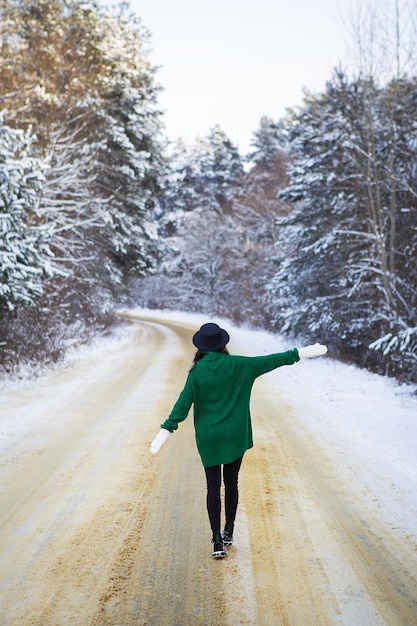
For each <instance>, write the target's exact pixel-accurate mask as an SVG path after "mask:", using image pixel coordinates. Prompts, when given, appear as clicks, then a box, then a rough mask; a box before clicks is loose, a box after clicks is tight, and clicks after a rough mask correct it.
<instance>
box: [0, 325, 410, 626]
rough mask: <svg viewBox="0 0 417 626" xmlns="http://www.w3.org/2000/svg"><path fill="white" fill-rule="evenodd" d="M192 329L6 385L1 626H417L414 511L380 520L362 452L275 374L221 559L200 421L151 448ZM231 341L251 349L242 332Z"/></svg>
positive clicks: (122, 343) (110, 349) (0, 486)
mask: <svg viewBox="0 0 417 626" xmlns="http://www.w3.org/2000/svg"><path fill="white" fill-rule="evenodd" d="M203 321H205V320H203ZM199 323H200V321H197V322H195V323H191V322H186V321H184V320H182V321H181V319H179V320H178V321H177V322H175V321H173V320H172V316H171V318H170V319H166V320H164V319H163V317H161V319H160V320H159V321H158V319H157V316H156V319H155V320H154V321H149V320H148V321H144V320H140V319H137V320H136V321H135V322H134V323H133V324H132V330H131V331H129V332H126V333H124V334H123V336H122V337H121V338H120V339H119V340H118V341H117V342H115V341H109V342H107V343H103V345H102V346H101V347H100V349H98V350H92V351H90V352H86V353H83V354H81V355H80V356H79V358H77V359H74V360H73V361H72V362H71V364H70V365H69V366H67V367H65V368H63V369H61V370H59V371H56V372H54V373H52V374H49V375H48V376H46V377H44V378H42V379H41V380H38V381H37V382H36V383H30V384H29V383H26V384H19V385H16V386H12V387H10V388H9V389H6V390H4V391H2V392H1V410H0V433H1V461H0V480H1V482H0V528H1V534H0V557H1V562H0V623H1V626H18V625H19V626H20V625H24V626H27V625H29V624H30V625H32V626H33V625H34V626H68V625H69V624H71V626H73V625H78V624H79V625H80V626H87V625H96V626H107V625H109V626H110V625H112V626H131V625H132V626H133V625H135V626H138V625H142V624H143V625H144V624H151V625H155V626H165V625H169V626H187V625H190V626H191V625H192V626H198V625H201V626H226V625H233V626H236V625H238V624H251V625H252V624H253V625H254V626H262V625H265V626H271V625H274V626H275V625H277V626H278V625H287V624H291V625H294V626H307V625H317V626H326V625H329V626H333V625H337V624H344V625H349V626H362V625H363V626H365V625H369V626H374V625H375V626H377V625H378V626H379V625H381V626H382V625H390V626H391V625H392V626H394V625H398V626H400V625H401V626H405V625H407V626H412V625H415V624H417V549H416V542H415V536H414V534H413V533H412V529H411V530H410V529H409V528H408V527H407V523H408V522H407V523H406V521H404V527H401V528H400V529H399V523H398V519H397V517H398V518H401V512H402V511H403V510H405V509H402V508H401V507H402V506H403V504H401V505H398V506H399V507H400V508H398V507H397V513H396V514H397V517H396V518H395V519H394V514H392V516H391V518H390V519H388V521H387V510H388V513H389V515H388V517H389V516H390V515H391V514H390V507H389V502H388V499H387V506H383V505H384V502H383V501H382V500H381V487H380V485H375V491H374V498H372V497H371V496H372V494H371V496H370V489H372V487H370V486H369V484H365V483H361V482H360V481H359V480H358V475H357V472H356V473H355V459H354V458H352V459H349V460H347V462H346V464H345V465H344V466H343V467H342V466H341V465H340V464H339V463H338V462H336V459H337V456H336V454H338V452H337V451H338V446H339V447H340V448H341V447H342V446H341V444H340V440H337V441H334V442H332V443H331V444H329V443H326V438H325V437H324V436H322V435H321V434H320V436H319V435H317V433H316V432H315V430H314V428H313V425H314V420H312V421H311V422H306V421H305V420H304V419H303V418H302V416H301V413H300V410H299V406H300V398H301V399H302V396H303V394H304V393H306V392H308V387H307V388H306V389H303V388H300V391H299V394H298V396H297V397H295V395H294V397H293V400H291V398H290V397H289V394H288V393H287V394H285V393H280V392H279V387H277V384H276V380H277V378H276V377H275V375H276V376H278V375H279V373H280V371H281V370H280V371H277V372H276V373H273V374H274V376H273V375H267V376H265V377H262V378H261V379H260V380H259V381H257V383H256V385H255V388H254V394H253V403H252V414H253V422H254V435H255V448H254V449H253V450H251V451H249V452H248V453H247V455H246V457H245V461H244V463H243V467H242V473H241V480H240V484H241V502H240V508H239V513H238V520H237V523H236V542H235V545H234V546H233V547H231V548H230V549H229V551H228V556H227V558H226V559H225V560H224V561H220V562H219V561H213V560H212V559H211V557H210V550H211V546H210V532H209V529H208V522H207V519H206V517H207V515H206V511H205V486H204V473H203V470H202V467H201V464H200V460H199V457H198V455H197V452H196V450H195V445H194V441H193V428H192V420H191V419H188V420H186V422H184V423H183V424H182V425H181V426H180V430H179V431H178V432H177V433H175V435H173V436H172V437H171V438H170V440H169V442H168V443H167V444H166V446H165V447H164V448H163V450H162V451H161V453H160V454H159V455H158V456H156V457H152V456H151V455H150V454H149V443H150V441H151V439H152V437H153V436H154V434H156V432H157V430H158V428H159V424H160V422H161V421H162V420H163V419H164V418H165V417H166V415H167V413H168V411H169V410H170V408H171V406H172V403H173V401H174V400H175V398H176V396H177V394H178V392H179V390H180V389H181V387H182V384H183V381H184V378H185V375H186V372H187V369H188V367H189V363H190V360H191V358H192V354H193V351H192V347H191V344H190V339H191V335H192V333H193V332H194V331H195V329H196V327H197V326H198V324H199ZM246 337H247V336H246ZM288 347H292V346H288ZM230 348H231V350H232V351H233V352H235V353H247V349H246V348H247V344H245V345H244V343H243V341H242V340H241V339H240V337H239V335H237V336H236V338H235V339H234V340H233V334H232V341H231V344H230ZM316 362H317V361H316ZM302 367H304V364H303V365H301V364H296V365H294V366H292V368H281V369H282V375H281V379H280V380H281V381H282V380H285V376H287V375H288V373H287V372H288V371H289V370H290V369H291V370H292V371H295V370H293V368H302ZM307 367H309V368H311V369H310V371H312V368H314V363H313V362H311V363H310V364H309V365H308V366H307ZM284 369H285V370H286V373H285V375H284V372H283V370H284ZM307 371H309V370H307V369H304V372H307ZM299 372H302V370H301V369H300V370H299ZM298 375H300V374H298ZM322 382H323V385H325V381H322ZM306 384H307V383H306ZM332 436H334V435H332ZM330 439H331V437H330ZM346 449H347V446H346V447H345V450H344V452H345V453H346ZM340 454H342V452H340ZM405 463H406V459H404V465H405ZM349 468H351V470H350V471H351V473H349V471H348V470H349ZM353 478H354V480H353ZM408 479H409V480H411V479H412V477H410V476H408ZM397 495H398V498H400V497H402V496H401V494H400V493H398V494H397ZM377 500H378V506H376V505H375V502H376V501H377ZM413 506H415V492H413V493H412V494H411V496H410V507H411V508H412V507H413ZM403 517H404V516H403ZM411 524H412V522H411Z"/></svg>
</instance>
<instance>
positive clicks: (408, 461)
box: [0, 309, 417, 542]
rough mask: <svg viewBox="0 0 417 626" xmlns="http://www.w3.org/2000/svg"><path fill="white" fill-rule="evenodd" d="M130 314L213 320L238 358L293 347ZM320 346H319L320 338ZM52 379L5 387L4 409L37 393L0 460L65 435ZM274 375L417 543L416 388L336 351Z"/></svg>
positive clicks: (6, 429)
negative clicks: (28, 443)
mask: <svg viewBox="0 0 417 626" xmlns="http://www.w3.org/2000/svg"><path fill="white" fill-rule="evenodd" d="M130 312H131V313H137V314H138V315H142V314H143V315H152V316H157V317H159V318H161V319H175V320H176V321H182V322H184V323H186V324H187V325H192V326H195V328H196V330H197V329H198V328H199V326H200V325H201V324H202V323H204V322H206V321H215V322H217V323H219V324H220V325H222V326H223V327H224V328H226V329H227V330H228V331H229V333H230V334H231V346H230V347H231V350H232V351H235V350H233V342H235V343H236V345H237V346H239V348H242V347H244V350H243V348H242V349H240V350H239V351H240V353H241V354H267V353H271V352H277V351H281V350H286V349H288V348H292V347H294V342H292V341H291V340H289V339H288V338H285V337H282V336H276V335H273V334H271V333H267V332H263V331H252V330H249V329H245V328H237V327H235V326H234V325H233V324H232V323H229V322H228V321H227V320H223V319H219V318H216V317H206V316H202V315H196V314H186V313H178V312H163V311H153V310H152V311H149V310H142V309H138V310H135V311H130ZM130 332H131V331H130V328H129V327H128V328H125V329H123V331H121V332H119V333H118V334H117V336H116V337H115V338H114V339H112V340H109V339H103V340H101V341H99V342H96V343H95V344H94V345H93V346H92V347H90V348H88V349H86V348H84V349H82V350H79V351H78V352H76V353H75V354H72V355H71V357H70V358H69V360H68V362H67V363H66V365H65V367H71V362H72V361H74V360H76V361H77V362H80V361H85V363H86V364H87V363H88V362H90V361H93V362H94V363H99V362H100V359H101V358H102V356H103V357H104V355H105V353H106V351H108V350H109V342H110V343H111V344H112V347H111V349H112V354H115V352H117V350H115V349H114V348H115V347H117V345H118V344H120V349H121V350H123V346H125V345H126V342H128V341H129V335H130ZM316 340H317V341H320V337H317V338H316ZM190 348H192V346H191V347H190ZM192 350H193V349H192ZM192 350H191V354H192ZM191 354H190V356H191ZM83 372H84V373H83V384H85V382H86V377H87V378H88V377H90V378H91V380H92V381H93V379H94V376H95V369H94V367H90V368H88V367H85V368H83ZM53 375H56V372H54V373H50V374H46V375H45V376H43V377H41V378H39V379H37V380H31V381H22V380H15V381H6V382H4V381H3V383H2V385H1V388H0V402H1V405H2V406H3V408H4V407H6V406H7V405H8V403H10V402H13V403H15V401H16V397H18V394H19V390H23V389H25V390H27V389H28V388H30V387H32V388H33V390H36V394H32V397H34V398H35V402H34V404H33V405H31V406H25V405H24V404H22V406H21V410H20V413H19V417H18V418H16V413H15V412H14V417H13V420H12V421H11V420H7V415H6V412H2V416H1V421H0V455H3V453H4V451H5V449H6V448H7V447H8V446H10V445H11V444H13V442H16V441H18V440H19V438H22V439H24V438H25V437H28V436H31V434H32V432H36V433H37V434H38V435H39V434H40V433H45V430H47V429H50V430H52V429H53V430H54V431H56V430H57V429H59V427H60V424H59V423H57V422H56V421H55V422H53V423H51V422H50V421H49V420H48V418H47V416H48V415H50V410H47V407H49V409H50V406H51V389H50V382H49V380H50V379H51V378H52V376H53ZM268 376H269V377H271V378H270V381H273V383H274V384H276V385H277V389H278V390H279V393H280V395H281V396H282V397H283V398H284V400H286V402H287V403H288V404H289V405H290V406H291V407H292V408H293V410H294V412H295V414H296V416H297V419H299V420H300V422H302V424H303V425H304V426H305V427H306V428H307V429H308V430H309V431H310V433H311V435H312V436H313V437H314V438H315V439H316V441H317V442H318V443H319V444H320V445H321V446H322V447H323V450H324V452H325V454H326V455H327V456H328V458H329V459H331V460H332V461H334V463H335V464H337V466H338V468H339V470H340V474H341V475H342V476H343V475H344V476H345V478H346V480H347V481H349V484H351V485H352V486H354V487H355V489H356V490H357V492H358V493H361V494H362V497H363V496H365V497H366V498H367V501H368V502H369V506H370V507H374V508H375V510H376V511H377V514H378V517H379V519H381V521H385V522H386V523H387V524H389V525H390V526H391V527H392V528H393V530H394V531H395V532H396V533H397V535H398V537H399V539H401V538H406V539H407V541H412V542H417V464H416V451H417V386H416V387H414V386H410V385H408V386H404V385H399V384H396V383H395V382H394V381H392V380H390V379H387V378H384V377H382V376H378V375H375V374H370V373H368V372H366V371H363V370H360V369H358V368H356V367H354V366H349V365H344V364H341V363H339V362H337V361H335V360H333V359H332V349H331V346H329V352H328V354H327V355H326V356H325V357H319V358H316V359H308V360H307V359H306V360H303V361H301V362H300V363H298V364H296V365H294V366H292V367H283V368H279V369H278V370H275V371H274V372H271V373H270V374H268ZM74 384H76V381H69V382H68V385H69V386H70V390H71V391H72V392H73V391H74ZM48 385H49V387H48ZM58 401H59V399H57V400H56V402H58Z"/></svg>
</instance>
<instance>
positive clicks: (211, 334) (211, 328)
mask: <svg viewBox="0 0 417 626" xmlns="http://www.w3.org/2000/svg"><path fill="white" fill-rule="evenodd" d="M229 339H230V337H229V333H227V332H226V331H225V330H223V328H220V326H218V325H217V324H213V323H212V322H209V323H208V324H203V325H202V327H201V328H200V330H199V331H198V332H196V334H195V335H194V337H193V344H194V345H195V347H196V348H199V349H200V350H206V351H207V350H220V348H224V346H225V345H226V344H227V343H228V342H229Z"/></svg>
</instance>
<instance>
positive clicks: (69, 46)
mask: <svg viewBox="0 0 417 626" xmlns="http://www.w3.org/2000/svg"><path fill="white" fill-rule="evenodd" d="M392 4H393V8H394V9H395V12H394V18H393V19H391V20H388V21H387V20H386V19H385V18H386V17H387V15H386V14H383V13H381V11H379V12H378V13H369V15H368V16H363V17H362V21H361V22H360V27H359V25H357V26H356V28H355V31H354V34H355V37H356V39H357V44H358V49H359V50H360V51H361V54H360V62H358V63H357V66H356V68H355V71H347V70H346V69H343V68H334V71H333V73H332V75H331V76H329V80H328V82H327V84H326V87H325V90H324V92H323V93H314V94H312V93H307V92H306V93H305V97H304V101H303V104H302V106H299V107H293V108H288V110H287V113H286V115H285V116H284V117H283V118H280V119H272V118H270V117H267V116H264V117H262V118H261V119H260V121H259V126H258V128H257V129H255V130H254V132H253V136H252V143H251V151H250V153H249V154H246V155H242V154H240V153H239V150H238V148H237V147H236V146H235V145H234V144H233V143H232V142H231V141H230V139H229V138H228V137H227V135H226V133H225V132H224V131H223V130H222V129H221V128H220V127H219V126H213V128H212V129H211V130H210V133H209V134H208V135H207V137H204V138H196V140H195V141H194V142H193V143H192V144H191V145H188V144H185V143H183V142H181V141H178V142H176V143H175V144H172V142H170V141H169V140H168V139H167V137H166V135H165V131H164V120H163V113H162V111H161V110H160V108H159V105H158V96H159V93H160V91H161V89H162V87H161V86H160V85H159V84H158V80H157V69H156V68H155V67H153V66H152V63H151V62H150V54H149V51H150V39H151V33H149V32H148V31H147V29H146V28H145V27H144V26H143V24H142V22H141V20H140V18H139V17H136V16H134V15H132V13H131V11H130V8H129V5H128V4H127V3H121V4H120V6H119V7H117V8H113V9H109V8H108V7H106V8H105V7H103V6H102V5H101V4H100V3H98V2H94V1H92V2H82V1H80V0H68V1H64V0H15V1H13V2H10V1H9V0H0V46H1V48H0V231H1V236H0V372H1V373H2V375H7V374H13V373H16V372H19V371H22V369H23V368H24V369H25V371H26V372H33V373H36V372H38V371H41V370H42V368H44V367H47V366H50V365H51V364H53V363H55V362H59V361H61V360H62V359H63V358H64V357H65V355H66V353H67V351H68V349H69V348H70V347H71V346H74V345H78V344H80V343H83V342H88V341H90V340H91V338H92V337H94V336H96V335H97V334H100V333H106V332H109V330H110V329H111V328H112V327H113V325H114V324H116V323H117V318H116V315H115V311H116V310H117V309H118V308H120V307H121V306H143V307H147V308H164V309H172V310H184V311H193V312H204V313H206V314H207V316H210V315H213V316H214V315H218V316H222V317H226V318H228V319H230V320H232V321H233V322H235V323H238V324H243V325H246V326H249V327H252V328H264V329H267V330H271V331H273V332H279V333H283V334H286V335H287V336H288V337H289V340H291V341H297V340H300V341H316V340H320V341H321V342H323V343H327V344H328V345H329V347H330V352H331V355H332V357H333V358H338V359H340V360H342V361H345V362H349V363H354V364H356V365H358V366H359V367H364V368H367V369H369V370H370V371H374V372H377V373H380V374H384V375H388V376H391V377H394V378H396V379H397V380H399V381H401V382H415V381H416V380H417V320H416V311H417V77H416V75H415V67H416V64H415V61H416V56H415V49H414V48H415V44H414V43H413V42H415V41H417V39H416V38H415V32H416V31H415V26H416V24H417V21H416V13H417V9H416V8H415V7H414V8H413V9H412V10H411V13H407V14H406V15H405V14H404V15H402V14H400V13H399V11H398V3H397V2H395V1H394V2H393V3H392ZM377 16H378V21H376V19H377ZM387 24H391V25H392V29H391V30H390V32H389V33H388V32H387ZM402 24H407V25H408V26H407V29H403V28H400V26H401V25H402ZM370 33H372V34H373V35H372V37H371V35H370ZM375 33H377V34H378V33H379V35H380V36H379V38H378V37H376V36H375ZM388 35H389V36H388ZM381 42H383V44H384V45H382V43H381ZM413 72H414V73H413Z"/></svg>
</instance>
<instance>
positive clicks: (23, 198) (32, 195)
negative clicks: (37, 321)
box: [0, 115, 53, 309]
mask: <svg viewBox="0 0 417 626" xmlns="http://www.w3.org/2000/svg"><path fill="white" fill-rule="evenodd" d="M2 118H3V115H2V116H0V124H1V126H0V303H1V306H2V308H3V307H4V306H6V307H7V308H9V309H14V307H15V306H16V304H18V303H24V304H30V303H32V302H33V300H34V298H36V297H37V296H39V295H40V294H41V293H42V282H43V280H44V278H45V276H50V275H51V274H52V273H53V267H52V264H51V261H52V256H53V255H52V252H51V248H50V242H51V232H50V229H48V228H47V227H46V225H45V224H44V223H43V220H42V214H41V212H40V210H39V204H40V198H41V195H42V190H43V187H44V184H45V177H44V170H45V164H44V163H43V162H41V161H40V160H39V159H36V158H33V157H32V156H31V145H32V141H33V136H32V135H31V133H30V131H26V132H24V131H22V130H20V129H11V128H9V127H8V126H7V125H5V124H3V123H2V122H3V119H2Z"/></svg>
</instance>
